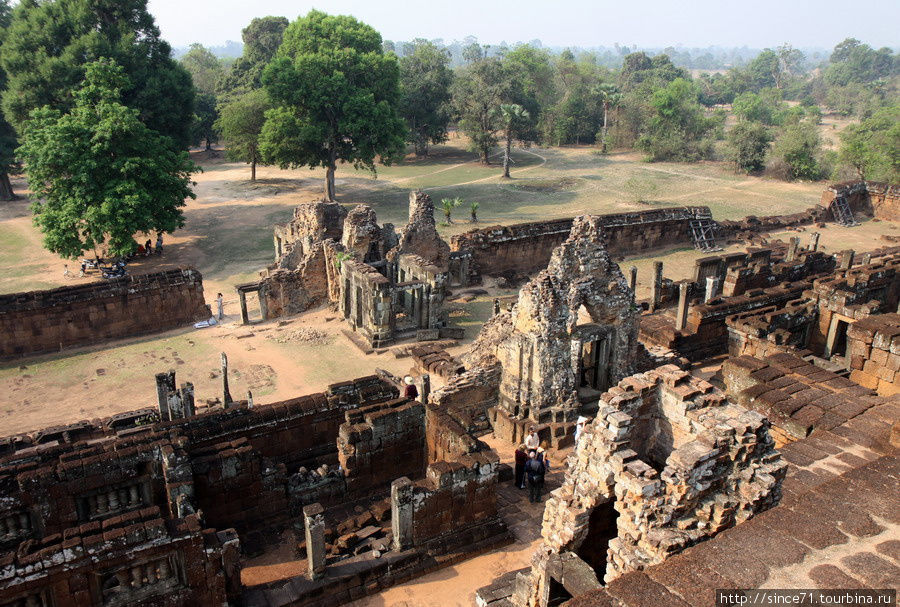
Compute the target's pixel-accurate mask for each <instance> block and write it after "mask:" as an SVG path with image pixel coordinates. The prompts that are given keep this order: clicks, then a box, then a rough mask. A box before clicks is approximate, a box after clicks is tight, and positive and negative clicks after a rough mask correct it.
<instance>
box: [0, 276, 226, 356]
mask: <svg viewBox="0 0 900 607" xmlns="http://www.w3.org/2000/svg"><path fill="white" fill-rule="evenodd" d="M209 316H210V311H209V307H208V306H207V305H206V301H205V300H204V297H203V278H202V277H201V276H200V273H199V272H197V270H194V269H192V268H186V269H180V270H168V271H165V272H157V273H155V274H138V275H132V276H125V277H123V278H115V279H111V280H106V281H102V282H92V283H88V284H84V285H78V286H75V287H60V288H58V289H52V290H49V291H32V292H30V293H13V294H10V295H0V335H3V339H2V340H0V359H2V358H16V357H20V356H28V355H32V354H40V353H43V352H55V351H58V350H61V349H62V348H68V347H72V346H82V345H86V344H91V343H97V342H100V341H104V340H108V339H116V338H120V337H130V336H133V335H144V334H147V333H156V332H159V331H165V330H167V329H172V328H174V327H179V326H182V325H185V324H188V323H191V322H195V321H198V320H204V319H207V318H209Z"/></svg>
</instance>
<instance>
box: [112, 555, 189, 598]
mask: <svg viewBox="0 0 900 607" xmlns="http://www.w3.org/2000/svg"><path fill="white" fill-rule="evenodd" d="M174 573H175V572H174V571H173V570H172V566H171V565H170V564H169V557H164V558H161V559H157V560H154V561H150V562H149V563H144V564H143V565H135V566H133V567H125V568H124V569H120V570H118V571H116V580H117V581H118V582H119V586H118V587H119V588H120V589H129V588H130V589H132V590H138V589H140V588H143V587H144V586H152V585H153V584H156V583H157V582H164V581H166V580H168V579H169V578H171V577H172V576H173V575H174Z"/></svg>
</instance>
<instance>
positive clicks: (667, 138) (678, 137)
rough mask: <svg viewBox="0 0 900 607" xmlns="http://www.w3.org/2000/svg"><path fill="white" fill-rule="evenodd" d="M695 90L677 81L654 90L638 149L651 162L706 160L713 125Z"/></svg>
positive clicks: (693, 86)
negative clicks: (705, 113) (647, 119)
mask: <svg viewBox="0 0 900 607" xmlns="http://www.w3.org/2000/svg"><path fill="white" fill-rule="evenodd" d="M698 97H699V90H698V89H697V87H696V86H695V85H694V84H693V83H691V82H689V81H687V80H685V79H683V78H678V79H676V80H673V81H672V82H670V83H669V84H668V85H667V86H666V87H664V88H661V89H657V90H656V91H655V92H654V93H653V95H652V97H651V99H650V108H651V115H650V120H649V121H648V123H647V125H646V127H645V130H644V132H643V134H642V135H641V138H640V139H639V140H638V141H637V148H638V149H640V150H641V151H643V152H644V153H645V154H646V155H647V158H648V159H649V160H651V161H657V160H700V159H701V158H705V157H707V156H709V154H710V153H711V151H712V141H711V140H710V139H709V138H708V135H709V133H710V131H711V130H712V129H713V128H714V127H715V125H716V122H715V120H714V119H712V118H707V117H706V116H705V115H704V112H703V107H702V106H701V105H700V103H699V101H698Z"/></svg>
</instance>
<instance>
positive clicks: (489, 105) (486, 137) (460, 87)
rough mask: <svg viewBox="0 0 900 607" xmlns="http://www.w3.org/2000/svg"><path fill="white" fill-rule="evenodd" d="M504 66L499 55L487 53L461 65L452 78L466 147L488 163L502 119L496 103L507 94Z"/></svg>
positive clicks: (504, 98)
mask: <svg viewBox="0 0 900 607" xmlns="http://www.w3.org/2000/svg"><path fill="white" fill-rule="evenodd" d="M508 88H509V83H508V79H507V73H506V69H505V68H504V66H503V64H502V63H501V62H500V60H499V59H497V58H494V57H488V58H486V59H482V60H479V61H476V62H475V63H471V64H469V65H467V66H465V67H464V68H462V69H461V70H460V72H459V74H458V75H457V77H456V79H455V80H454V82H453V105H454V107H455V108H456V112H457V115H458V116H459V126H460V128H461V129H462V130H463V132H464V133H465V134H466V135H468V137H469V142H470V143H469V149H470V150H471V151H473V152H478V154H479V155H480V156H481V162H482V163H483V164H490V155H491V149H492V148H493V147H494V146H496V145H497V130H498V129H500V128H501V126H502V123H501V121H500V116H499V114H498V113H497V107H498V106H499V105H500V104H501V103H503V102H504V101H505V100H506V99H507V98H508Z"/></svg>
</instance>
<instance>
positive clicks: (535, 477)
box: [525, 451, 544, 504]
mask: <svg viewBox="0 0 900 607" xmlns="http://www.w3.org/2000/svg"><path fill="white" fill-rule="evenodd" d="M525 473H526V474H527V475H528V501H529V502H531V503H532V504H537V503H539V502H540V501H541V491H542V490H543V488H544V462H542V461H541V460H539V459H538V458H537V452H536V451H532V452H530V453H529V454H528V463H526V464H525Z"/></svg>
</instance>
